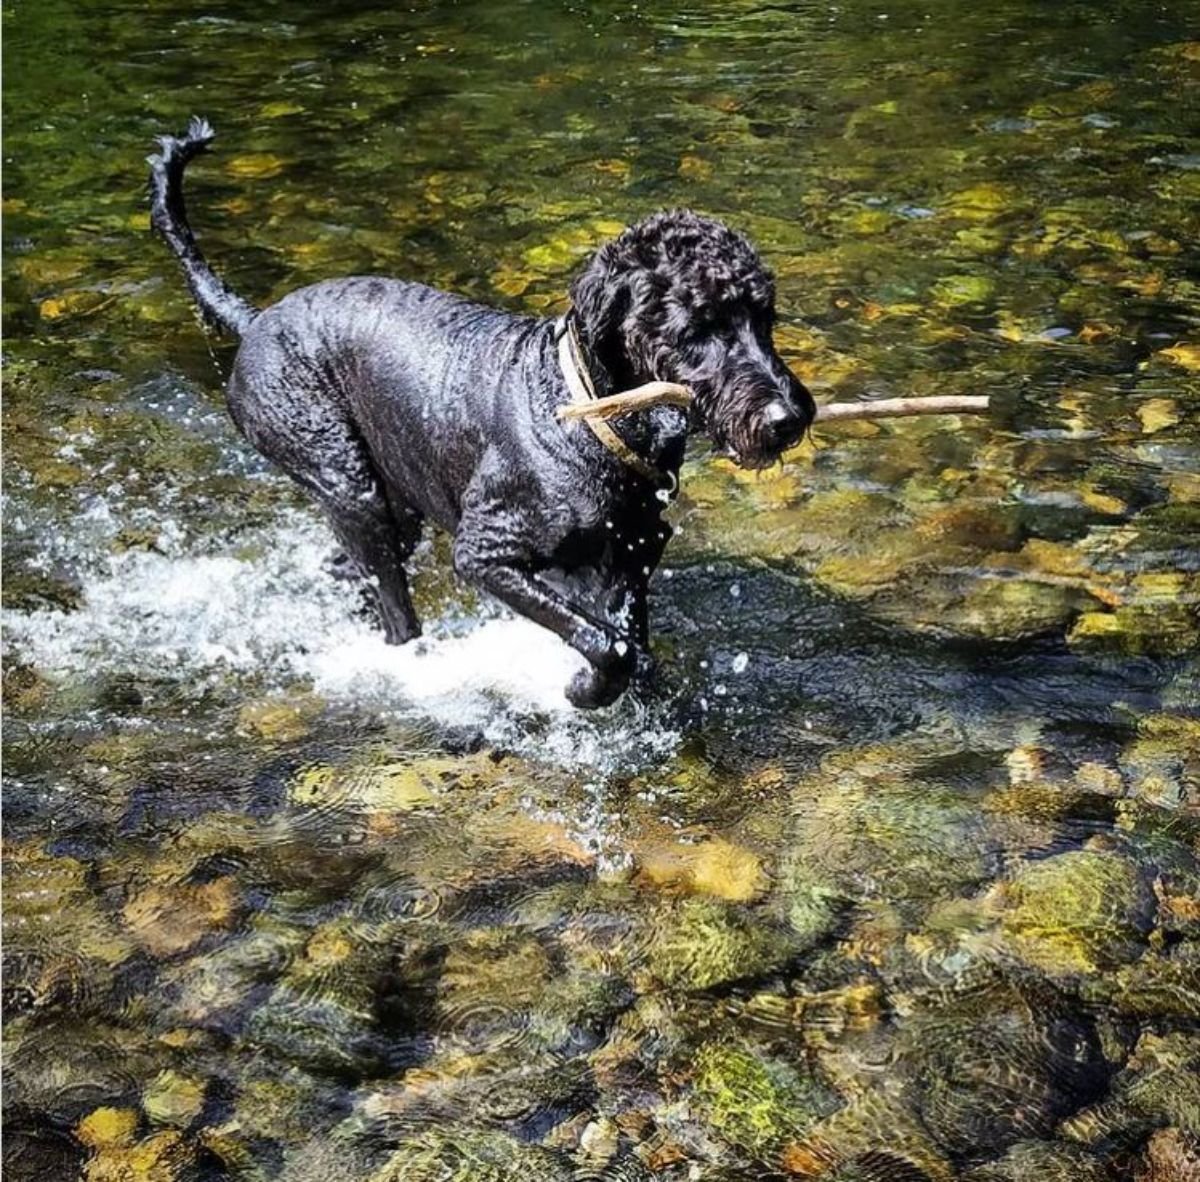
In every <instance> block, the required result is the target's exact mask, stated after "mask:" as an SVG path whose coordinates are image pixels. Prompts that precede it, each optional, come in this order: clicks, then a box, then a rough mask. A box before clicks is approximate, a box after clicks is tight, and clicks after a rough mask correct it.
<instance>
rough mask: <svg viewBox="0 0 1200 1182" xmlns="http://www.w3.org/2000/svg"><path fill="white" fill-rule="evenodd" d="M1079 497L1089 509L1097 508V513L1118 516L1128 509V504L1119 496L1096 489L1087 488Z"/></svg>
mask: <svg viewBox="0 0 1200 1182" xmlns="http://www.w3.org/2000/svg"><path fill="white" fill-rule="evenodd" d="M1079 499H1080V500H1081V501H1083V503H1084V504H1085V505H1086V506H1087V507H1088V508H1089V509H1095V511H1096V512H1097V513H1109V514H1112V515H1113V516H1118V515H1119V514H1122V513H1124V512H1125V511H1126V508H1127V506H1126V504H1125V502H1124V501H1122V500H1121V499H1120V498H1119V497H1114V496H1110V495H1109V494H1108V493H1102V492H1098V491H1096V490H1095V489H1085V490H1084V491H1083V492H1082V493H1080V495H1079Z"/></svg>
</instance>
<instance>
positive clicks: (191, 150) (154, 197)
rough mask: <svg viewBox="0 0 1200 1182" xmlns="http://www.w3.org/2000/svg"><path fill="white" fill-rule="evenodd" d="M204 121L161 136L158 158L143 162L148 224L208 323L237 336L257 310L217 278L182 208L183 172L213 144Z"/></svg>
mask: <svg viewBox="0 0 1200 1182" xmlns="http://www.w3.org/2000/svg"><path fill="white" fill-rule="evenodd" d="M214 134H215V133H214V132H213V129H212V126H211V125H210V124H209V122H208V120H207V119H198V118H196V117H195V116H193V117H192V119H191V122H189V123H188V129H187V134H186V135H184V136H183V137H182V138H179V137H177V136H173V135H164V136H159V138H158V143H159V146H160V148H161V149H162V150H161V152H158V153H156V154H155V155H153V156H147V157H146V163H147V164H149V165H150V224H151V225H152V226H153V227H154V229H156V230H157V231H158V232H159V233H160V234H161V235H162V236H163V237H164V238H165V239H166V240H167V245H168V246H169V247H170V248H171V249H172V250H173V251H174V252H175V254H176V257H178V259H179V261H180V263H181V264H182V265H183V272H184V275H185V276H186V277H187V283H188V287H189V288H191V291H192V296H193V298H194V299H195V301H196V303H197V304H199V306H200V311H201V313H202V314H203V316H204V319H205V320H206V321H208V323H210V324H212V325H214V326H215V327H217V328H220V329H223V330H224V331H225V332H230V333H234V334H235V335H236V336H241V335H242V334H243V333H244V332H245V331H246V329H247V328H249V327H250V323H251V321H253V319H254V318H255V316H257V315H258V309H257V308H255V307H253V306H252V305H251V304H248V303H246V301H245V300H244V299H242V297H241V296H239V295H236V294H235V293H234V292H232V291H231V290H230V289H229V288H228V287H226V286H225V284H224V283H223V282H222V281H221V280H220V279H219V278H217V276H216V274H215V273H214V272H213V270H212V268H211V267H209V265H208V263H207V262H206V261H205V258H204V255H202V254H201V253H200V248H199V247H198V246H197V245H196V239H195V236H194V235H193V234H192V228H191V226H189V225H188V220H187V210H186V209H185V208H184V205H183V170H184V169H185V168H186V167H187V165H188V161H190V160H191V159H192V158H193V157H195V156H199V155H200V153H201V152H203V151H205V150H206V149H207V148H208V145H209V144H210V143H211V142H212V140H213V136H214Z"/></svg>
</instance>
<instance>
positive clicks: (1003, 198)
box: [946, 184, 1017, 222]
mask: <svg viewBox="0 0 1200 1182" xmlns="http://www.w3.org/2000/svg"><path fill="white" fill-rule="evenodd" d="M1016 198H1017V192H1016V190H1015V189H1014V188H1013V187H1012V186H1011V185H1003V184H983V185H974V186H972V187H971V188H969V189H960V190H959V191H958V192H957V193H955V194H953V196H951V198H950V200H949V202H947V205H946V212H947V213H949V214H950V215H951V216H952V217H956V218H963V219H965V220H967V221H972V222H990V221H994V220H995V219H996V218H999V217H1003V216H1004V214H1006V213H1007V212H1008V211H1009V210H1010V209H1011V208H1012V206H1013V203H1014V202H1015V201H1016Z"/></svg>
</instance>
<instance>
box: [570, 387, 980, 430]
mask: <svg viewBox="0 0 1200 1182" xmlns="http://www.w3.org/2000/svg"><path fill="white" fill-rule="evenodd" d="M691 402H692V392H691V390H689V389H688V388H687V386H681V385H679V384H678V383H677V382H647V383H646V384H645V385H644V386H637V387H636V388H635V389H633V390H624V391H622V392H621V393H620V394H609V395H608V396H607V397H605V398H597V399H595V400H594V401H592V402H572V403H568V404H567V405H566V406H560V407H559V408H558V417H559V419H561V420H563V421H568V420H571V419H586V418H591V417H598V418H602V419H615V418H619V417H620V416H621V415H627V414H633V413H634V412H635V411H639V410H649V409H650V408H651V407H653V406H680V407H687V406H690V405H691ZM988 402H989V399H988V398H987V396H986V395H958V394H948V395H935V396H932V397H929V398H880V399H878V400H876V401H874V402H827V403H826V404H825V405H824V406H819V407H817V417H816V420H815V421H816V422H818V423H829V422H849V421H851V420H853V419H898V418H909V417H910V416H913V415H978V414H987V411H988Z"/></svg>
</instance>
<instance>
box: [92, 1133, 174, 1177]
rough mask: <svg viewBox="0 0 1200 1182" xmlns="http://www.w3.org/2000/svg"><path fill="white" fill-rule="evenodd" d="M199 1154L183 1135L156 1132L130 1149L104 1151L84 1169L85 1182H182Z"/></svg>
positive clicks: (114, 1148) (107, 1149) (113, 1148)
mask: <svg viewBox="0 0 1200 1182" xmlns="http://www.w3.org/2000/svg"><path fill="white" fill-rule="evenodd" d="M195 1164H196V1151H195V1150H194V1149H193V1148H192V1146H191V1145H189V1144H188V1143H187V1142H186V1141H185V1140H184V1139H183V1137H182V1135H181V1134H179V1133H177V1132H175V1131H174V1130H170V1131H167V1132H163V1133H156V1134H155V1135H154V1136H153V1137H147V1138H146V1140H144V1141H139V1142H138V1143H137V1144H136V1145H132V1146H130V1147H128V1148H118V1147H107V1148H104V1149H102V1150H101V1151H100V1152H99V1153H98V1154H97V1155H96V1156H95V1157H93V1158H92V1159H91V1160H90V1161H89V1162H88V1163H87V1164H86V1165H85V1166H84V1173H83V1177H84V1182H182V1180H183V1179H184V1178H186V1177H187V1176H188V1174H189V1173H190V1171H191V1170H192V1169H193V1167H194V1166H195Z"/></svg>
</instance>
